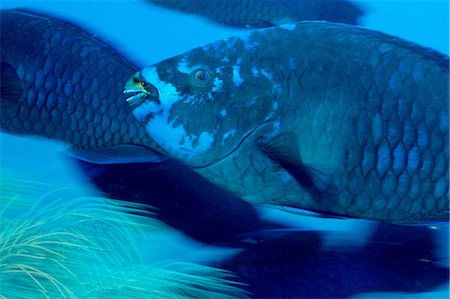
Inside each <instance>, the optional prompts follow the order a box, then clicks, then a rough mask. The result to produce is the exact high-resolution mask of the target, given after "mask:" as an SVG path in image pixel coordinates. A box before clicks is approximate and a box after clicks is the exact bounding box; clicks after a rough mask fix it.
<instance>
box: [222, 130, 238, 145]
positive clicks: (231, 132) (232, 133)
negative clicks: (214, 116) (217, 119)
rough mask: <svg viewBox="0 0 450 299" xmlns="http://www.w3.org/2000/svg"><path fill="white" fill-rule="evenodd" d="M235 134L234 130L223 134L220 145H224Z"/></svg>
mask: <svg viewBox="0 0 450 299" xmlns="http://www.w3.org/2000/svg"><path fill="white" fill-rule="evenodd" d="M235 134H236V129H233V130H230V131H228V132H226V133H225V134H223V138H222V145H223V144H224V143H225V141H226V140H227V139H228V138H229V137H231V136H234V135H235Z"/></svg>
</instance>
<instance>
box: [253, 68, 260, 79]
mask: <svg viewBox="0 0 450 299" xmlns="http://www.w3.org/2000/svg"><path fill="white" fill-rule="evenodd" d="M252 74H253V76H255V77H258V76H259V70H258V69H257V68H256V66H254V67H252Z"/></svg>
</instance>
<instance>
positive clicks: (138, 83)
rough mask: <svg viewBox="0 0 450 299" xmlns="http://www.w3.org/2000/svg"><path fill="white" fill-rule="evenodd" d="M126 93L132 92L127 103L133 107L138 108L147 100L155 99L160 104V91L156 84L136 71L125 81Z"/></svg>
mask: <svg viewBox="0 0 450 299" xmlns="http://www.w3.org/2000/svg"><path fill="white" fill-rule="evenodd" d="M123 93H124V94H132V95H131V96H130V97H128V98H127V100H126V101H127V103H128V104H129V105H130V107H131V108H133V109H134V108H136V107H138V106H140V105H141V104H143V103H144V102H147V101H154V102H156V103H157V104H160V101H159V92H158V90H157V89H156V87H155V86H153V85H151V84H149V83H147V82H145V81H144V80H143V79H141V76H140V74H139V73H136V74H134V75H133V77H131V79H130V80H128V81H127V83H125V87H124V91H123Z"/></svg>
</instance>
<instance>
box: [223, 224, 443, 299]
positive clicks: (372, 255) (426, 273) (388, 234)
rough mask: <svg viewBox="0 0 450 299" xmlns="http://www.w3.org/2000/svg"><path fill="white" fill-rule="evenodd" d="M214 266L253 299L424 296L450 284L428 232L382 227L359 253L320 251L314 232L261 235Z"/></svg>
mask: <svg viewBox="0 0 450 299" xmlns="http://www.w3.org/2000/svg"><path fill="white" fill-rule="evenodd" d="M447 241H448V240H447ZM215 266H219V267H222V268H224V269H228V270H230V271H233V272H234V273H236V275H237V276H238V278H239V279H240V281H242V282H243V283H245V284H247V287H246V289H247V291H249V292H250V293H251V297H252V298H348V297H351V296H355V295H358V294H361V293H374V292H408V293H413V292H426V291H429V290H430V289H432V288H435V287H437V286H439V285H441V284H444V283H446V282H448V279H449V271H448V270H449V269H448V265H447V266H441V265H440V262H439V261H438V260H437V258H436V246H435V244H434V242H433V234H432V230H431V229H430V228H428V227H402V226H395V225H385V224H380V225H379V227H378V230H377V231H376V232H375V234H374V235H373V237H372V239H371V240H370V241H369V242H368V243H367V244H366V245H365V246H363V247H357V246H348V245H347V246H346V245H342V246H334V247H324V246H323V244H322V242H321V239H320V236H319V235H318V233H317V232H307V231H305V232H298V233H286V234H265V235H264V234H263V235H261V236H260V237H259V238H255V240H254V242H252V243H248V247H247V249H246V250H244V251H243V252H241V253H240V254H239V255H238V256H235V257H233V258H231V259H229V260H227V261H225V262H222V263H219V264H216V265H215Z"/></svg>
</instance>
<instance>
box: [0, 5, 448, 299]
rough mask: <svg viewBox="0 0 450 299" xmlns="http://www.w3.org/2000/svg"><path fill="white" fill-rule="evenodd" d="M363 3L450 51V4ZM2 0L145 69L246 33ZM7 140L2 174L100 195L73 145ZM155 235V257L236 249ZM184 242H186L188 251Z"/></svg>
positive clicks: (129, 12) (129, 9)
mask: <svg viewBox="0 0 450 299" xmlns="http://www.w3.org/2000/svg"><path fill="white" fill-rule="evenodd" d="M361 2H362V4H363V6H364V7H366V8H367V10H368V13H367V16H366V17H365V18H364V19H363V27H366V28H370V29H376V30H379V31H383V32H385V33H388V34H391V35H396V36H399V37H402V38H405V39H408V40H410V41H414V42H416V43H418V44H420V45H423V46H427V47H431V48H433V49H435V50H438V51H440V52H442V53H445V54H447V55H448V53H449V25H448V24H449V3H448V1H445V0H427V1H415V0H412V1H411V0H409V1H407V0H399V1H390V0H383V1H361ZM0 3H1V7H2V9H9V8H18V7H25V8H29V9H34V10H36V11H42V12H46V13H51V14H54V15H56V16H59V17H61V18H63V19H66V20H69V21H73V22H75V23H76V24H78V25H81V26H82V27H84V28H86V29H88V30H89V31H90V32H92V33H95V34H96V35H98V36H99V37H101V38H102V39H103V40H106V41H107V42H108V43H109V44H110V45H112V46H113V47H114V48H115V49H116V50H117V51H118V52H120V53H122V54H123V55H124V56H125V57H126V58H127V59H129V60H130V61H132V62H134V63H136V64H137V65H138V66H145V65H148V64H151V63H154V62H157V61H159V60H161V59H164V58H168V57H171V56H173V55H176V54H179V53H182V52H184V51H187V50H189V49H191V48H194V47H196V46H200V45H203V44H205V43H207V42H211V41H214V40H218V39H222V38H225V37H228V36H231V35H235V34H240V33H242V32H243V30H239V29H229V28H226V27H223V26H219V25H214V24H212V23H210V22H208V21H207V20H205V19H203V18H200V17H194V16H188V15H184V14H179V13H176V12H173V11H168V10H165V9H160V8H156V7H153V6H151V5H149V4H148V3H145V2H144V1H140V0H116V1H110V0H97V1H62V0H55V1H41V0H29V1H14V0H1V2H0ZM0 137H1V139H0V141H1V142H0V145H1V147H0V171H4V170H7V171H12V172H14V173H17V174H20V177H21V178H29V179H35V180H39V181H40V182H50V183H52V184H56V185H59V186H63V187H67V186H72V187H77V188H82V189H84V190H85V192H86V193H87V194H90V193H93V192H95V191H94V190H92V189H91V187H89V185H88V184H86V182H85V179H83V176H82V175H81V174H80V173H78V171H77V169H76V168H74V167H73V166H72V164H71V163H70V161H69V160H67V159H66V153H65V149H67V147H68V146H67V145H65V144H60V143H56V142H52V141H47V140H43V139H40V138H20V137H14V136H9V135H5V134H1V135H0ZM265 215H266V217H268V218H271V219H277V220H278V221H279V222H285V223H290V224H295V222H297V221H299V220H298V216H293V215H286V214H283V213H281V212H272V211H266V212H265ZM302 221H303V222H304V220H302ZM307 221H308V223H309V224H310V227H311V228H317V229H320V228H327V227H329V226H330V225H332V226H333V227H334V228H335V230H342V231H345V232H354V234H351V236H353V237H352V238H356V239H358V238H361V239H363V238H364V236H365V235H366V234H367V232H368V231H370V227H371V223H370V222H365V221H359V222H356V221H340V220H317V219H307ZM355 223H357V224H355ZM355 227H358V228H357V229H356V228H355ZM440 234H441V235H440ZM442 234H448V228H447V230H441V231H440V232H439V233H437V234H436V238H437V240H439V239H440V238H442V236H443V235H442ZM355 236H356V237H355ZM155 238H156V239H157V240H158V242H156V244H154V245H153V246H155V248H152V259H154V260H159V259H167V258H173V259H179V260H190V261H203V260H209V259H215V258H217V257H218V256H222V255H223V254H227V253H232V252H231V250H223V249H218V248H212V247H206V246H204V245H202V244H200V243H197V242H194V241H192V240H190V239H187V238H186V237H184V236H182V235H181V234H180V233H177V232H175V231H173V232H166V233H163V234H159V235H157V236H155ZM350 239H351V238H350ZM347 241H348V242H352V241H354V240H347ZM180 244H182V246H183V250H181V251H180V250H179V248H180ZM440 252H441V254H440V255H441V256H446V257H447V260H448V244H440ZM384 295H386V294H384ZM380 296H381V294H369V295H360V296H358V298H379V297H380ZM393 296H394V294H389V296H387V295H386V296H383V297H385V298H394V297H393ZM397 296H398V298H448V286H447V285H444V286H441V287H440V288H438V289H436V290H433V291H431V292H428V293H422V294H414V295H406V294H402V295H400V294H399V295H397Z"/></svg>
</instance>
